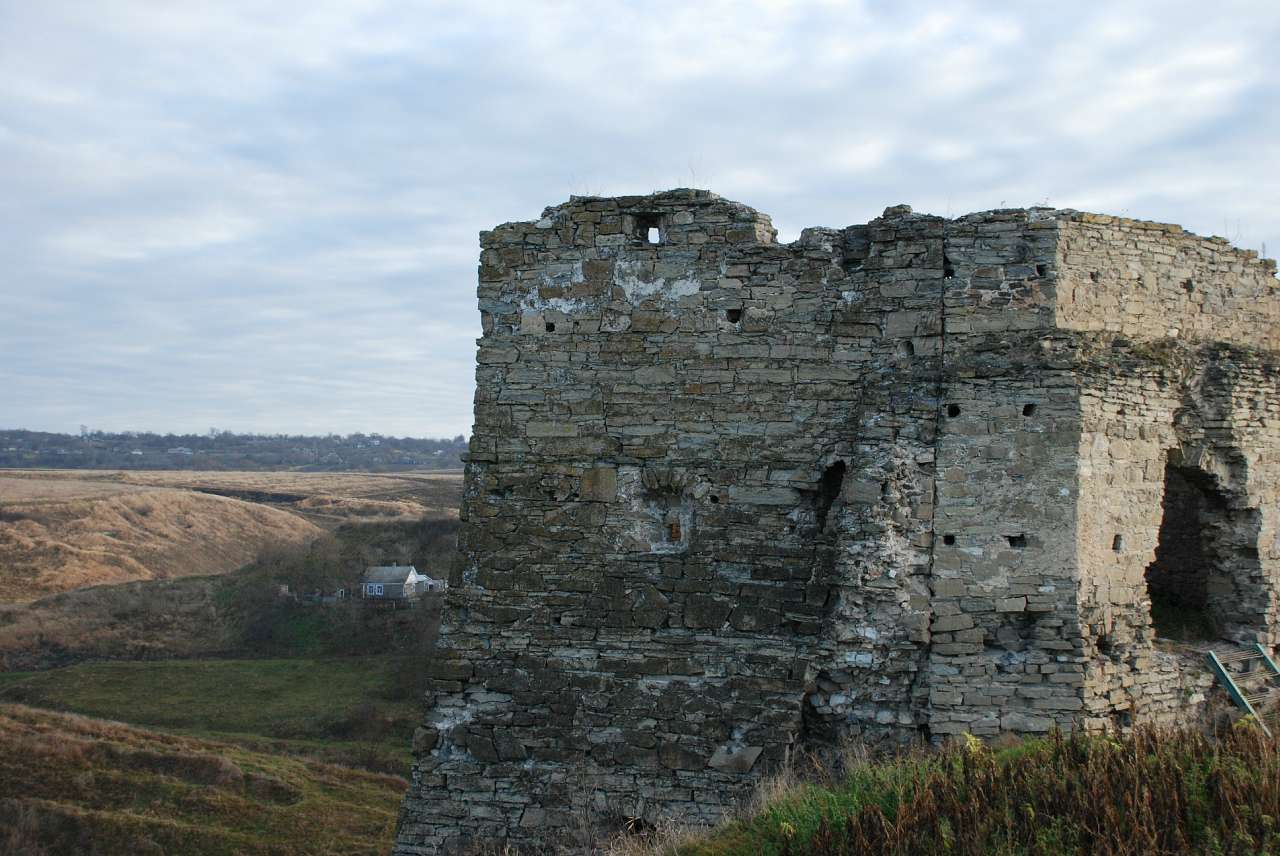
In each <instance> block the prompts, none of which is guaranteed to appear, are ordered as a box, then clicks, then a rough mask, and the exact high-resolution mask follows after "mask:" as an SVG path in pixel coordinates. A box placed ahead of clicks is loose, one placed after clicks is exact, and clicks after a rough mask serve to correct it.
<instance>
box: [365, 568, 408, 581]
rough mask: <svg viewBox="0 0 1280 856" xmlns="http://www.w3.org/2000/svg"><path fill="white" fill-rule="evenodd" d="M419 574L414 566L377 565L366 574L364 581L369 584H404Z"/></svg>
mask: <svg viewBox="0 0 1280 856" xmlns="http://www.w3.org/2000/svg"><path fill="white" fill-rule="evenodd" d="M417 572H418V569H417V568H415V567H414V566H413V565H375V566H374V567H372V568H368V569H367V570H366V571H365V572H364V577H362V579H363V580H364V581H365V582H367V583H402V582H404V581H405V580H406V579H407V578H408V577H409V575H410V574H416V573H417Z"/></svg>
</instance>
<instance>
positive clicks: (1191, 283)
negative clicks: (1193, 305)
mask: <svg viewBox="0 0 1280 856" xmlns="http://www.w3.org/2000/svg"><path fill="white" fill-rule="evenodd" d="M1182 288H1183V290H1184V291H1186V292H1187V294H1190V293H1191V292H1193V291H1195V290H1196V281H1195V280H1194V279H1188V280H1186V281H1185V282H1183V283H1182Z"/></svg>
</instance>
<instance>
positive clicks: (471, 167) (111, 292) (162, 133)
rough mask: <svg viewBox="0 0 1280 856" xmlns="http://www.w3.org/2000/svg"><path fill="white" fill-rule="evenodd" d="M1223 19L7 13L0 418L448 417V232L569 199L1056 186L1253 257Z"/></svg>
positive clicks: (387, 426) (1102, 14)
mask: <svg viewBox="0 0 1280 856" xmlns="http://www.w3.org/2000/svg"><path fill="white" fill-rule="evenodd" d="M1215 10H1216V13H1215V14H1213V15H1206V14H1205V13H1204V9H1203V6H1202V4H1194V3H1190V2H1160V3H1155V2H1129V3H1118V4H1108V5H1102V4H1080V5H1077V6H1073V7H1069V8H1068V7H1063V6H1061V5H1058V6H1053V7H1050V6H1033V5H1024V6H1007V5H1006V6H997V5H992V4H988V3H980V2H955V3H942V2H922V0H907V2H904V3H898V4H885V3H877V2H852V1H851V2H836V0H829V2H802V1H801V0H760V2H750V3H747V2H730V0H713V2H707V3H688V2H679V0H654V2H647V3H632V2H621V0H616V2H608V3H602V4H593V5H590V6H588V5H585V4H582V3H579V2H570V0H549V2H546V3H537V4H528V3H517V2H501V3H486V4H468V3H463V2H460V0H459V2H433V3H427V4H403V3H393V2H389V1H388V2H383V0H358V2H356V0H348V2H341V3H314V2H302V0H290V2H282V3H270V4H262V3H257V2H249V0H240V1H239V2H232V0H227V2H220V3H209V4H190V3H186V4H181V3H180V4H163V3H161V4H156V3H152V2H149V0H99V2H95V3H93V4H84V3H77V2H71V0H63V2H59V0H48V2H44V3H40V4H35V3H30V4H11V5H10V6H9V7H8V8H7V9H5V10H4V11H2V12H0V26H3V30H4V32H5V35H6V43H5V50H4V51H2V52H0V218H3V222H5V223H6V229H5V230H4V231H3V232H0V248H2V249H3V250H4V252H5V258H6V278H5V280H4V281H3V283H2V284H0V308H3V310H4V311H3V313H0V388H3V389H5V390H6V394H7V401H6V402H5V404H4V407H3V412H0V422H5V423H8V424H13V425H19V424H22V425H29V426H32V427H46V428H64V429H66V428H73V427H74V425H75V424H76V423H78V422H88V423H91V424H100V425H102V427H109V426H110V425H117V426H124V425H130V426H134V427H137V426H140V425H143V424H147V423H150V424H151V426H152V427H155V428H159V429H167V428H188V427H190V428H196V429H203V428H206V427H207V424H219V425H233V424H234V425H237V426H240V427H246V428H250V427H260V428H262V429H264V430H322V431H327V430H336V431H346V430H355V429H364V430H379V431H384V432H388V433H400V434H406V433H411V434H423V433H436V434H450V435H452V434H456V433H459V432H463V431H466V430H467V428H468V425H469V422H470V416H469V413H470V402H471V383H472V377H473V367H472V364H471V360H472V359H473V356H474V351H473V345H472V342H471V340H472V339H473V338H474V337H475V335H476V334H477V332H478V320H477V318H476V313H475V303H474V295H475V287H474V277H475V255H476V251H477V246H476V233H477V232H479V231H480V230H481V229H486V228H489V227H491V226H493V225H495V224H497V223H499V222H503V221H506V220H511V219H521V218H528V217H533V216H536V215H537V214H538V212H539V211H540V210H541V209H542V207H543V206H545V205H547V204H554V203H557V202H560V201H563V200H564V199H566V198H567V197H568V196H569V195H570V194H571V193H630V192H643V191H648V190H654V189H659V188H661V187H666V186H677V185H686V186H687V185H699V186H707V187H710V188H711V189H713V190H717V191H719V192H721V193H723V194H725V195H728V196H731V197H733V198H738V199H740V200H741V201H743V202H746V203H748V204H752V205H755V206H756V207H758V208H760V209H761V210H763V211H766V212H767V213H769V214H770V215H772V217H773V219H774V222H775V224H777V225H778V226H779V228H780V230H781V231H782V232H783V235H784V237H794V235H795V234H797V233H798V231H799V229H800V228H801V227H803V226H806V225H820V224H821V225H832V226H837V225H844V224H847V223H852V222H860V221H865V220H866V219H868V218H870V217H873V216H875V215H876V214H878V213H879V212H880V211H881V210H882V209H883V208H884V206H885V205H887V204H893V203H898V202H909V203H911V204H913V205H914V206H915V207H916V208H917V210H931V211H935V212H936V213H941V214H953V215H955V214H961V213H965V212H967V211H971V210H980V209H982V208H990V207H996V206H999V205H1026V204H1035V203H1040V202H1045V201H1048V202H1050V203H1051V204H1055V205H1061V206H1071V207H1077V208H1094V209H1103V210H1107V211H1114V212H1118V213H1126V214H1129V215H1131V216H1138V217H1143V218H1150V219H1157V220H1165V221H1174V222H1182V223H1183V224H1184V225H1186V226H1187V227H1188V228H1192V229H1195V230H1196V231H1201V232H1218V233H1223V232H1227V233H1228V237H1232V238H1233V239H1235V240H1236V241H1237V242H1238V243H1240V244H1242V245H1244V246H1247V247H1254V248H1256V247H1258V246H1259V245H1260V244H1261V243H1262V242H1263V241H1266V242H1267V243H1268V244H1269V245H1270V246H1271V247H1272V251H1273V252H1274V248H1276V247H1280V212H1277V210H1276V208H1275V206H1274V202H1273V198H1274V182H1273V181H1271V180H1270V178H1271V176H1273V175H1275V174H1276V172H1277V170H1278V169H1280V146H1278V144H1277V143H1276V140H1278V139H1280V110H1278V109H1277V107H1280V97H1278V92H1277V88H1278V86H1280V84H1278V83H1277V81H1280V59H1278V58H1277V54H1276V52H1275V51H1274V50H1273V49H1272V45H1274V44H1275V43H1276V41H1277V37H1280V7H1276V8H1275V9H1272V8H1271V7H1269V6H1265V5H1259V4H1256V3H1253V4H1250V3H1246V2H1243V0H1239V2H1238V0H1223V2H1221V3H1219V4H1218V5H1217V6H1216V7H1215ZM67 342H74V343H76V347H74V348H68V347H66V343H67ZM104 366H106V367H108V369H104V368H103V367H104ZM68 402H71V404H70V405H69V404H68ZM71 414H74V416H71Z"/></svg>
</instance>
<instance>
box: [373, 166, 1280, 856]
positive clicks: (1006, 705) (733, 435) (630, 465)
mask: <svg viewBox="0 0 1280 856" xmlns="http://www.w3.org/2000/svg"><path fill="white" fill-rule="evenodd" d="M481 245H482V252H481V257H480V286H479V298H480V299H479V304H480V312H481V316H482V319H483V328H484V336H483V338H482V339H481V340H480V343H479V352H478V356H477V363H478V367H477V391H476V401H475V432H474V436H473V438H472V443H471V453H470V461H469V464H468V468H467V480H466V498H465V505H464V518H465V527H464V532H463V542H462V549H463V551H464V553H465V555H466V558H467V563H466V569H465V571H464V572H463V574H462V578H461V579H459V580H455V581H454V582H455V586H454V587H453V588H452V589H451V590H450V592H449V594H448V608H447V610H446V618H445V626H444V628H443V633H442V639H443V643H442V644H443V646H444V650H443V651H442V652H441V655H440V656H439V657H438V658H437V659H434V660H433V661H431V662H430V663H427V664H425V668H428V669H429V670H430V675H431V678H432V683H431V691H430V693H429V697H428V709H427V712H426V718H425V721H424V724H423V727H422V728H421V729H419V731H418V734H417V736H416V738H415V741H414V743H415V746H414V748H415V755H416V761H415V765H414V774H413V783H412V787H411V789H410V791H409V793H408V795H407V796H406V798H405V802H404V807H403V810H402V814H401V822H400V829H399V838H398V845H397V850H396V852H397V853H400V854H419V853H434V852H438V851H440V850H446V851H447V850H450V849H456V848H458V847H461V846H463V845H466V844H467V843H469V842H475V841H478V840H484V839H507V840H511V841H514V842H517V843H519V842H526V841H527V842H538V843H554V842H555V841H557V840H561V839H563V838H564V837H566V836H568V835H570V833H571V830H573V829H574V828H576V827H578V826H579V825H580V823H581V818H583V817H588V818H593V819H594V821H603V822H608V821H610V820H613V821H621V820H623V819H626V818H637V817H644V818H649V819H652V818H653V817H655V816H657V815H667V816H675V817H679V818H681V819H685V820H693V821H700V820H706V821H712V820H715V819H716V818H718V817H719V816H720V815H721V814H722V813H723V812H724V811H725V809H726V808H728V807H729V806H731V805H732V804H733V802H734V801H735V800H736V799H738V798H739V797H741V796H743V795H744V794H745V793H746V792H747V791H748V790H749V789H750V787H751V786H752V784H753V782H754V780H755V778H757V777H758V776H759V775H760V773H761V772H762V771H764V770H767V769H768V768H770V767H771V766H773V765H776V764H778V763H779V762H781V761H782V760H783V759H784V757H785V756H786V755H787V753H788V752H789V751H791V750H793V749H794V748H796V747H799V746H805V747H810V748H814V747H822V746H830V745H833V744H835V743H837V742H839V741H841V740H845V739H856V740H859V741H863V742H866V743H873V744H886V743H888V744H892V743H897V742H905V741H913V740H919V739H921V738H924V739H931V740H940V739H944V738H945V737H946V736H947V735H954V734H958V733H963V732H969V733H973V734H976V735H993V734H996V733H998V732H1002V731H1003V732H1017V733H1030V732H1043V731H1046V730H1048V729H1050V728H1052V727H1054V726H1061V727H1064V728H1072V727H1101V726H1104V725H1111V724H1115V725H1119V726H1121V727H1124V726H1127V725H1128V724H1129V723H1131V722H1133V721H1135V720H1137V719H1146V720H1167V719H1172V718H1175V717H1177V718H1185V717H1187V716H1189V715H1193V714H1194V713H1195V708H1196V706H1197V704H1198V703H1200V702H1202V701H1203V699H1204V692H1205V690H1206V689H1207V688H1208V686H1209V677H1208V675H1207V673H1206V672H1205V671H1204V669H1203V667H1202V666H1201V665H1200V662H1199V660H1198V659H1197V658H1196V657H1194V656H1191V655H1181V654H1179V653H1177V652H1174V651H1168V650H1164V648H1163V647H1162V648H1157V647H1156V646H1155V645H1154V641H1155V632H1154V630H1153V626H1152V610H1151V604H1152V601H1153V599H1154V600H1155V601H1156V602H1157V603H1165V602H1169V603H1173V604H1174V605H1175V606H1177V607H1179V608H1182V609H1194V610H1196V611H1197V613H1198V614H1199V615H1200V616H1201V617H1202V618H1203V621H1204V622H1205V623H1206V626H1209V627H1211V628H1212V634H1213V635H1215V636H1216V637H1218V638H1220V639H1221V640H1223V641H1234V642H1248V641H1260V642H1263V643H1264V644H1266V645H1269V646H1274V645H1275V644H1276V642H1277V641H1278V640H1277V632H1276V631H1277V606H1278V603H1277V595H1278V594H1280V591H1278V585H1280V579H1278V577H1280V535H1278V532H1280V529H1278V527H1280V500H1278V494H1277V487H1276V486H1277V484H1280V355H1278V354H1277V351H1278V350H1280V283H1278V282H1277V280H1276V278H1275V263H1274V262H1272V261H1267V260H1260V259H1258V258H1257V257H1256V256H1255V255H1254V254H1253V253H1250V252H1247V251H1241V250H1237V249H1234V248H1232V247H1231V246H1229V245H1228V244H1227V243H1226V242H1225V241H1223V240H1221V239H1217V238H1208V239H1205V238H1200V237H1197V236H1194V235H1191V234H1188V233H1186V232H1184V231H1183V230H1182V229H1180V228H1178V227H1177V226H1169V225H1162V224H1155V223H1145V222H1136V221H1132V220H1125V219H1120V218H1116V217H1106V216H1098V215H1093V214H1083V213H1079V212H1075V211H1067V210H1052V209H1043V208H1033V209H1028V210H1001V211H988V212H983V213H979V214H971V215H968V216H965V217H960V218H958V219H954V220H947V219H943V218H940V217H933V216H926V215H920V214H914V213H912V211H911V209H910V208H908V207H906V206H898V207H894V208H889V209H887V210H886V211H885V212H884V214H883V216H881V217H879V218H877V219H876V220H873V221H872V222H871V223H869V224H867V225H862V226H851V227H848V228H845V229H823V228H816V229H806V230H805V231H804V232H803V233H802V234H801V236H800V238H799V240H797V241H795V242H794V243H791V244H779V243H777V242H776V241H775V232H774V229H773V228H772V226H771V224H770V221H769V218H768V217H767V216H765V215H763V214H760V213H759V212H757V211H754V210H752V209H751V208H749V207H747V206H745V205H741V204H738V203H734V202H729V201H727V200H724V199H721V198H720V197H718V196H716V195H715V194H712V193H708V192H705V191H697V190H675V191H670V192H666V193H659V194H655V195H652V196H635V197H618V198H589V197H588V198H582V197H575V198H572V199H571V200H570V201H569V202H568V203H566V204H563V205H560V206H557V207H554V208H549V209H547V210H546V211H545V212H544V214H543V216H542V218H541V219H539V220H537V221H534V222H522V223H508V224H505V225H503V226H499V227H498V228H496V229H494V230H493V231H491V232H485V233H483V234H482V235H481ZM1166 647H1167V646H1166Z"/></svg>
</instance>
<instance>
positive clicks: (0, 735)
mask: <svg viewBox="0 0 1280 856" xmlns="http://www.w3.org/2000/svg"><path fill="white" fill-rule="evenodd" d="M404 788H405V783H404V781H403V780H401V779H398V778H396V777H392V776H383V775H377V774H373V773H363V772H357V771H354V770H349V769H345V768H341V767H335V766H332V765H328V764H323V763H319V762H315V761H305V760H300V759H296V758H288V757H280V756H271V755H265V754H261V753H256V752H252V751H249V750H246V749H244V748H243V747H240V746H237V745H234V744H228V743H218V742H212V741H207V740H201V739H196V738H192V737H179V736H174V735H169V734H160V733H157V732H153V731H147V730H144V729H140V728H134V727H131V726H125V725H120V724H118V723H113V722H104V721H101V720H94V719H88V718H85V717H80V716H74V715H68V714H60V713H52V712H49V711H41V710H33V709H30V708H26V707H22V706H19V705H0V854H9V853H14V854H16V853H23V854H27V856H39V854H42V853H45V854H54V853H57V854H61V853H183V854H189V856H198V854H233V853H234V854H240V853H246V854H247V853H273V854H281V856H285V854H304V853H305V854H311V853H314V854H322V853H323V854H329V853H332V854H338V853H342V854H363V853H369V854H373V853H382V852H385V851H386V849H387V848H388V847H389V845H390V842H391V837H392V834H393V830H394V826H395V815H396V809H397V807H398V806H399V800H400V796H401V794H402V793H403V790H404Z"/></svg>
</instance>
